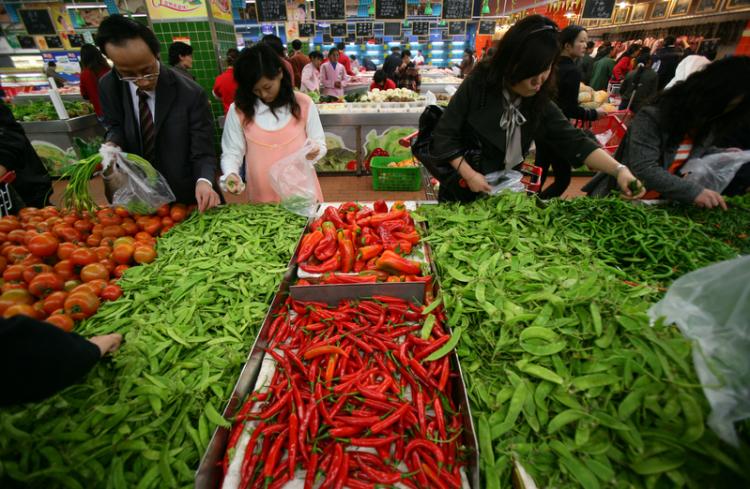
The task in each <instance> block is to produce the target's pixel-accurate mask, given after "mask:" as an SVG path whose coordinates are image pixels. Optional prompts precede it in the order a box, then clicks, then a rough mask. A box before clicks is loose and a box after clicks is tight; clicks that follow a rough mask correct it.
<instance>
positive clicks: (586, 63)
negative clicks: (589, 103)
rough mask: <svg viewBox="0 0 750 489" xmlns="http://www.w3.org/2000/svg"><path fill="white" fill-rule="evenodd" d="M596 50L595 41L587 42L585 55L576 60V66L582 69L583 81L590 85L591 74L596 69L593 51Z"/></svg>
mask: <svg viewBox="0 0 750 489" xmlns="http://www.w3.org/2000/svg"><path fill="white" fill-rule="evenodd" d="M593 52H594V41H589V42H588V43H586V52H585V53H584V55H583V57H581V58H578V59H577V60H576V66H578V68H579V69H580V70H581V81H582V82H583V83H584V84H585V85H588V84H589V83H591V74H592V73H593V71H594V58H593V57H591V53H593Z"/></svg>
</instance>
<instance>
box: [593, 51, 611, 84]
mask: <svg viewBox="0 0 750 489" xmlns="http://www.w3.org/2000/svg"><path fill="white" fill-rule="evenodd" d="M599 55H601V58H600V59H599V60H597V61H594V71H592V73H591V83H590V84H589V86H590V87H591V88H593V89H594V90H606V89H607V83H608V82H609V79H610V78H611V77H612V70H613V69H614V67H615V50H614V49H612V47H611V46H610V47H606V46H605V47H600V48H599V52H598V53H597V56H599Z"/></svg>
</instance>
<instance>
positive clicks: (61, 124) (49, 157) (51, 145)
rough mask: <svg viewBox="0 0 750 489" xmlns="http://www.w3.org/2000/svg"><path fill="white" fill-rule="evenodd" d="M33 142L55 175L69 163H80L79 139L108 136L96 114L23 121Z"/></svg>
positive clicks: (85, 139) (88, 139)
mask: <svg viewBox="0 0 750 489" xmlns="http://www.w3.org/2000/svg"><path fill="white" fill-rule="evenodd" d="M20 124H21V126H22V127H23V129H24V131H25V132H26V136H27V137H28V138H29V140H30V141H31V145H32V146H33V147H34V149H35V150H36V153H37V154H38V155H39V158H41V160H42V162H43V163H44V165H45V166H46V167H47V170H48V171H49V172H50V174H51V175H53V176H54V175H58V174H59V172H60V170H61V169H62V168H64V167H65V166H67V165H70V164H74V163H76V162H77V161H78V160H79V159H81V158H82V157H83V156H85V155H82V154H80V152H79V149H78V145H76V143H75V139H76V138H80V139H81V140H83V141H86V142H91V141H92V140H94V139H95V138H97V137H103V136H104V128H103V127H102V126H101V124H99V121H98V120H97V119H96V115H95V114H89V115H84V116H81V117H74V118H72V119H66V120H62V121H37V122H20Z"/></svg>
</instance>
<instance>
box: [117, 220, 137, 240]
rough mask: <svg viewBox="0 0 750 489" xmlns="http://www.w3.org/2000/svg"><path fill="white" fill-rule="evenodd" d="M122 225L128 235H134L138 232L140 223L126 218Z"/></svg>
mask: <svg viewBox="0 0 750 489" xmlns="http://www.w3.org/2000/svg"><path fill="white" fill-rule="evenodd" d="M120 227H122V230H123V231H125V234H126V235H128V236H133V235H135V233H137V232H138V225H137V224H136V223H135V222H134V221H133V220H132V219H126V220H125V221H124V222H123V223H122V224H121V225H120Z"/></svg>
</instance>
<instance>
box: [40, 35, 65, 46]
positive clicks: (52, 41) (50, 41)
mask: <svg viewBox="0 0 750 489" xmlns="http://www.w3.org/2000/svg"><path fill="white" fill-rule="evenodd" d="M44 40H45V42H46V43H47V47H48V48H50V49H60V48H62V47H63V43H62V39H60V37H59V36H44Z"/></svg>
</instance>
